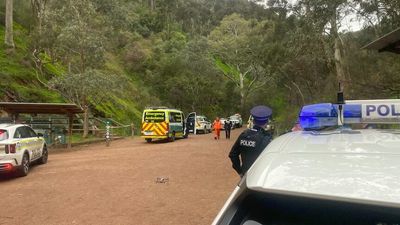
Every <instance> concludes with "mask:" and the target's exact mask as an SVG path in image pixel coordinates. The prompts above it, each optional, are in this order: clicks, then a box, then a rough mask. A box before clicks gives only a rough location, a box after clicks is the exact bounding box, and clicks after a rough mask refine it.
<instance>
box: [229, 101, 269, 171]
mask: <svg viewBox="0 0 400 225" xmlns="http://www.w3.org/2000/svg"><path fill="white" fill-rule="evenodd" d="M250 114H251V115H252V116H253V121H254V126H253V128H251V129H247V130H245V131H243V132H242V133H241V134H240V136H239V137H238V139H237V140H236V142H235V144H234V145H233V147H232V149H231V152H230V153H229V158H230V159H231V161H232V167H233V169H235V170H236V172H237V173H238V174H239V175H240V176H241V177H242V176H243V175H244V174H245V173H246V172H247V170H248V169H249V168H250V167H251V165H252V164H253V163H254V161H255V160H256V159H257V157H258V156H259V155H260V154H261V152H262V151H263V150H264V148H265V147H266V146H267V145H268V144H269V143H270V142H271V140H272V134H271V133H270V132H267V131H265V130H264V126H265V125H266V124H267V123H268V119H269V118H270V116H271V115H272V110H271V109H270V108H269V107H267V106H263V105H260V106H256V107H254V108H252V109H251V110H250ZM239 156H240V157H239Z"/></svg>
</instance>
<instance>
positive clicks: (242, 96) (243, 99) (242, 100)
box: [239, 73, 246, 113]
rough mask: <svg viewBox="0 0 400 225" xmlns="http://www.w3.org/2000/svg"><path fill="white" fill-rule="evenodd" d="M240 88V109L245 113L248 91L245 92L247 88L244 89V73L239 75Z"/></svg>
mask: <svg viewBox="0 0 400 225" xmlns="http://www.w3.org/2000/svg"><path fill="white" fill-rule="evenodd" d="M239 88H240V110H241V112H242V113H243V112H244V107H245V103H246V93H245V92H246V90H245V89H244V77H243V74H242V73H240V75H239Z"/></svg>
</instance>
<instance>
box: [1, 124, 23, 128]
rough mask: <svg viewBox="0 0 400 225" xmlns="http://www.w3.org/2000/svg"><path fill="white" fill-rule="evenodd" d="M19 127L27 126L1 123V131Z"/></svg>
mask: <svg viewBox="0 0 400 225" xmlns="http://www.w3.org/2000/svg"><path fill="white" fill-rule="evenodd" d="M19 126H26V125H23V124H11V123H0V129H6V128H12V127H19Z"/></svg>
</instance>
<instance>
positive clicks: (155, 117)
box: [144, 111, 165, 123]
mask: <svg viewBox="0 0 400 225" xmlns="http://www.w3.org/2000/svg"><path fill="white" fill-rule="evenodd" d="M144 121H145V122H146V123H160V122H164V121H165V112H158V111H148V112H145V114H144Z"/></svg>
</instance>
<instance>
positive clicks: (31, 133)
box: [25, 127, 37, 137]
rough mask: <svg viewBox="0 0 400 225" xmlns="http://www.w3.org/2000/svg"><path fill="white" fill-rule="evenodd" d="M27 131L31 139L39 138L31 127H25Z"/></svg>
mask: <svg viewBox="0 0 400 225" xmlns="http://www.w3.org/2000/svg"><path fill="white" fill-rule="evenodd" d="M25 129H26V130H27V132H28V133H29V136H30V137H37V134H36V133H35V131H33V130H32V128H30V127H25Z"/></svg>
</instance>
